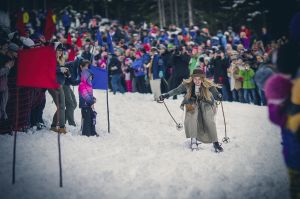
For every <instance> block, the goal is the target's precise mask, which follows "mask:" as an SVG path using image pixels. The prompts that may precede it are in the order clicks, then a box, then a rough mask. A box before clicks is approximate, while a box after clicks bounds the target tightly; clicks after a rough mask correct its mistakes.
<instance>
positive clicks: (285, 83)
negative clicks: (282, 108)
mask: <svg viewBox="0 0 300 199" xmlns="http://www.w3.org/2000/svg"><path fill="white" fill-rule="evenodd" d="M291 88H292V82H291V80H290V79H289V78H287V77H285V76H284V75H282V74H274V75H272V76H271V77H270V78H269V79H268V80H267V81H266V84H265V89H264V90H265V95H266V98H267V99H268V101H269V100H284V99H287V98H288V97H289V96H290V93H291Z"/></svg>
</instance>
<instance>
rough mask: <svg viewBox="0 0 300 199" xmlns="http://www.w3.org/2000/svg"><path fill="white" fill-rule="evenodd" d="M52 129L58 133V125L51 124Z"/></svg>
mask: <svg viewBox="0 0 300 199" xmlns="http://www.w3.org/2000/svg"><path fill="white" fill-rule="evenodd" d="M50 131H54V132H56V133H58V128H57V127H56V126H51V128H50Z"/></svg>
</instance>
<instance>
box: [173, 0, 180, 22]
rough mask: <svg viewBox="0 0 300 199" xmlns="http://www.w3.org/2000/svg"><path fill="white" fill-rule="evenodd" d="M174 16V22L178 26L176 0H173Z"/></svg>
mask: <svg viewBox="0 0 300 199" xmlns="http://www.w3.org/2000/svg"><path fill="white" fill-rule="evenodd" d="M174 16H175V24H176V26H177V27H178V26H179V22H178V5H177V0H174Z"/></svg>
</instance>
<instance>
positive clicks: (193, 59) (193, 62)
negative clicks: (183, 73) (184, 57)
mask: <svg viewBox="0 0 300 199" xmlns="http://www.w3.org/2000/svg"><path fill="white" fill-rule="evenodd" d="M198 58H199V57H191V59H190V63H189V70H190V75H191V74H192V73H193V71H194V69H195V68H197V66H198V65H199V63H198V60H199V59H198Z"/></svg>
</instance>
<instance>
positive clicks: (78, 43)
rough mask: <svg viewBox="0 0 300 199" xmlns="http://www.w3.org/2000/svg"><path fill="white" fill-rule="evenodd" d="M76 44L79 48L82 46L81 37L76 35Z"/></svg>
mask: <svg viewBox="0 0 300 199" xmlns="http://www.w3.org/2000/svg"><path fill="white" fill-rule="evenodd" d="M76 45H77V46H78V48H81V47H82V41H81V37H80V36H79V37H77V40H76Z"/></svg>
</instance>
